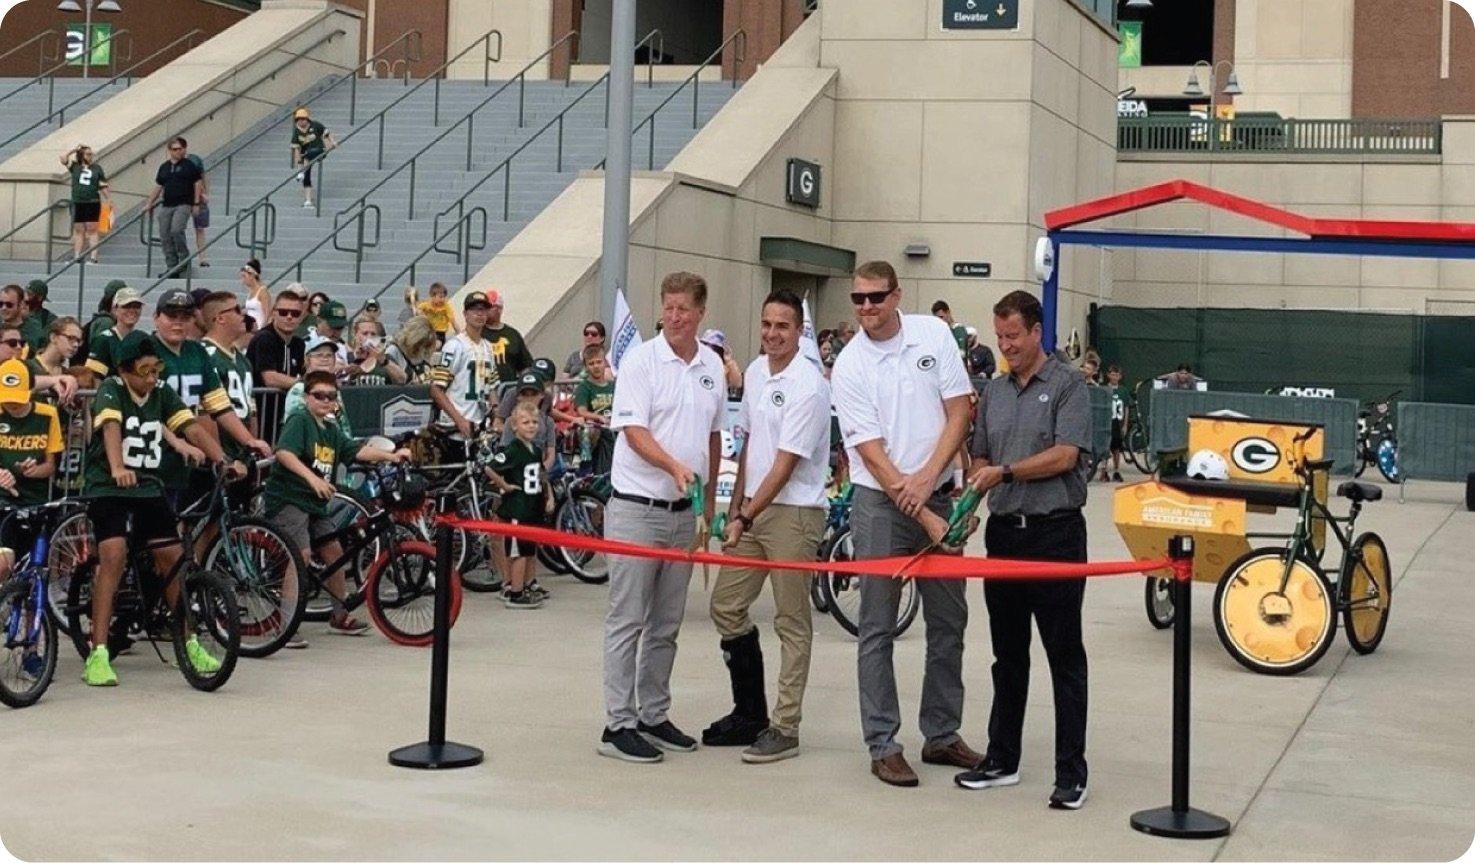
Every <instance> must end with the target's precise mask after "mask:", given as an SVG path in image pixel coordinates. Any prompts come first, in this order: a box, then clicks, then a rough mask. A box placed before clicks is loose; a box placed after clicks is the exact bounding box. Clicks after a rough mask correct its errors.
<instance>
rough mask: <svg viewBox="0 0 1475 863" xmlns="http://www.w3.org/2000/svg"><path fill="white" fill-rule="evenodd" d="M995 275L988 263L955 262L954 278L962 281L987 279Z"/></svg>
mask: <svg viewBox="0 0 1475 863" xmlns="http://www.w3.org/2000/svg"><path fill="white" fill-rule="evenodd" d="M993 274H994V265H993V264H990V263H988V262H987V261H953V276H954V277H955V278H960V279H986V278H988V277H989V276H991V275H993Z"/></svg>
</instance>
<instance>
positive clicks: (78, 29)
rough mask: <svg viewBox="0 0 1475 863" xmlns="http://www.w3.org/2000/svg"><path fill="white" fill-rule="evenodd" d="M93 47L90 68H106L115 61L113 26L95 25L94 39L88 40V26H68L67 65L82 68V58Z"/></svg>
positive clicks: (93, 27) (93, 26)
mask: <svg viewBox="0 0 1475 863" xmlns="http://www.w3.org/2000/svg"><path fill="white" fill-rule="evenodd" d="M89 45H90V46H91V48H92V50H91V56H90V57H88V63H87V64H88V65H89V66H106V65H108V64H109V63H110V62H112V59H113V25H111V24H93V25H92V38H91V39H88V38H87V25H86V24H68V25H67V65H69V66H81V65H82V57H83V56H84V55H85V54H87V53H88V51H87V46H89Z"/></svg>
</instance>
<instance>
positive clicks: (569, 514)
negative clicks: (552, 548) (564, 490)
mask: <svg viewBox="0 0 1475 863" xmlns="http://www.w3.org/2000/svg"><path fill="white" fill-rule="evenodd" d="M576 506H577V507H580V508H582V509H583V510H584V515H583V516H579V515H577V514H576V512H575V510H574V507H576ZM595 512H597V513H598V514H597V515H594V514H593V513H595ZM554 524H555V525H556V526H557V527H558V529H559V530H562V531H565V532H567V533H576V534H579V535H581V536H590V537H595V538H603V536H604V499H603V498H602V497H600V496H599V495H597V494H592V493H584V494H573V495H570V496H569V497H568V499H566V500H565V501H564V502H563V504H562V505H560V506H559V507H558V513H557V514H556V515H555V516H554ZM558 552H559V554H560V556H562V558H563V561H564V563H566V564H567V565H568V568H569V574H570V575H572V576H573V577H574V578H577V579H578V580H579V581H582V582H584V583H585V584H604V583H606V582H608V581H609V557H608V556H606V555H603V554H599V553H597V552H592V551H579V550H577V549H571V548H567V547H564V546H559V549H558Z"/></svg>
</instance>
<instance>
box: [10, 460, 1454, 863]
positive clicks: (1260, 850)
mask: <svg viewBox="0 0 1475 863" xmlns="http://www.w3.org/2000/svg"><path fill="white" fill-rule="evenodd" d="M1106 492H1107V488H1106V487H1102V486H1092V498H1091V501H1090V504H1089V506H1088V519H1089V522H1090V525H1091V554H1092V558H1093V559H1098V560H1105V559H1114V558H1118V557H1121V556H1122V555H1124V554H1125V551H1124V547H1123V545H1122V543H1121V542H1120V540H1119V539H1118V537H1117V535H1116V532H1115V530H1114V529H1113V528H1112V527H1111V525H1110V511H1111V510H1110V495H1109V494H1108V493H1106ZM1461 492H1462V490H1461V489H1459V488H1457V487H1455V486H1453V485H1441V484H1433V483H1419V484H1416V485H1415V486H1413V487H1412V489H1411V491H1410V494H1409V501H1408V502H1407V503H1405V504H1402V505H1400V504H1398V503H1397V502H1395V501H1392V500H1389V501H1385V502H1383V503H1378V504H1372V505H1369V507H1368V508H1367V509H1366V511H1365V514H1364V516H1363V520H1362V524H1361V525H1360V526H1361V527H1363V528H1365V529H1370V530H1377V531H1379V532H1380V533H1382V534H1383V536H1384V538H1385V540H1386V541H1387V544H1388V548H1389V551H1390V554H1391V556H1392V560H1393V563H1394V567H1395V570H1396V571H1397V572H1398V582H1397V586H1396V589H1395V592H1394V603H1393V612H1392V620H1391V624H1390V627H1389V631H1388V635H1387V638H1386V640H1385V641H1384V642H1383V645H1382V647H1381V648H1380V649H1379V651H1378V652H1377V653H1375V654H1373V655H1372V656H1367V657H1363V656H1357V655H1355V654H1352V653H1351V652H1350V650H1349V649H1348V648H1347V647H1346V641H1345V638H1343V636H1342V635H1341V634H1340V633H1339V634H1338V640H1337V643H1336V645H1335V646H1334V647H1333V648H1332V649H1331V651H1329V652H1328V653H1327V655H1326V656H1325V657H1324V658H1323V659H1322V660H1321V662H1320V663H1319V664H1318V665H1317V666H1316V667H1315V668H1313V669H1311V670H1310V671H1308V672H1306V673H1303V674H1302V675H1300V676H1298V677H1294V678H1272V677H1263V676H1259V675H1255V674H1252V673H1250V672H1248V671H1246V670H1245V669H1243V668H1241V667H1240V666H1239V665H1237V664H1236V663H1235V662H1234V661H1233V660H1231V659H1230V658H1229V656H1228V655H1227V654H1225V652H1224V650H1223V648H1222V647H1221V646H1220V645H1219V643H1218V640H1217V638H1216V637H1215V635H1214V632H1213V626H1212V623H1211V619H1210V614H1209V609H1208V605H1209V599H1210V597H1211V595H1212V593H1211V590H1210V588H1209V587H1208V586H1207V585H1200V586H1198V587H1197V588H1196V593H1195V614H1194V618H1195V627H1196V628H1195V635H1194V660H1193V669H1194V695H1195V702H1194V717H1195V721H1194V727H1193V734H1194V740H1193V742H1194V752H1193V755H1194V764H1193V772H1194V783H1193V795H1194V800H1193V802H1194V803H1195V804H1196V805H1198V806H1200V807H1202V808H1205V809H1208V810H1210V811H1213V812H1217V813H1219V814H1221V815H1224V816H1226V817H1228V818H1229V819H1230V820H1231V821H1232V822H1234V825H1235V828H1234V833H1233V834H1232V835H1231V836H1230V837H1228V838H1227V839H1223V840H1218V841H1212V842H1199V843H1189V842H1183V841H1173V840H1164V839H1157V838H1153V837H1149V836H1145V835H1142V834H1139V833H1136V832H1134V831H1133V830H1131V829H1130V828H1129V827H1128V825H1127V817H1128V815H1129V814H1130V813H1131V812H1133V811H1134V810H1137V809H1141V808H1146V807H1151V806H1158V805H1164V804H1166V803H1167V802H1168V797H1169V774H1168V757H1169V735H1170V723H1169V719H1170V710H1169V682H1170V678H1169V674H1170V664H1169V663H1170V657H1171V636H1170V634H1169V633H1167V632H1158V631H1156V630H1153V629H1152V628H1151V627H1150V626H1149V625H1148V623H1147V621H1146V620H1145V619H1144V613H1143V608H1142V587H1141V581H1140V579H1137V578H1112V579H1100V580H1097V581H1095V582H1093V583H1092V584H1091V585H1090V587H1089V588H1088V590H1087V600H1086V615H1085V620H1086V644H1087V647H1088V650H1089V651H1090V656H1091V726H1090V745H1089V748H1088V758H1089V760H1090V765H1091V787H1090V800H1089V802H1088V803H1087V804H1086V807H1085V809H1083V810H1081V811H1080V812H1074V813H1068V812H1056V811H1051V810H1048V809H1047V808H1046V807H1045V799H1046V797H1047V796H1048V794H1049V790H1050V784H1051V778H1052V777H1051V754H1052V742H1051V741H1052V739H1053V738H1052V734H1053V729H1052V722H1051V718H1050V717H1051V709H1050V687H1049V678H1048V673H1047V670H1046V665H1045V661H1044V656H1043V652H1042V651H1041V650H1040V649H1039V647H1038V645H1036V648H1035V657H1036V662H1035V665H1034V679H1033V688H1032V691H1031V695H1032V701H1031V704H1030V712H1029V716H1028V718H1027V720H1026V736H1025V762H1024V764H1023V765H1022V769H1023V773H1024V781H1023V782H1022V784H1021V785H1019V786H1017V787H1014V788H1008V789H1000V790H993V791H982V792H964V791H961V790H959V789H957V788H955V787H954V786H953V784H952V781H951V779H952V774H953V772H954V771H953V770H952V769H950V768H937V767H930V766H926V765H923V764H921V758H920V746H921V740H920V739H919V737H918V735H917V733H916V721H915V720H916V709H917V699H918V695H919V690H920V683H921V667H922V648H923V640H922V632H921V626H922V624H921V621H920V620H919V621H918V623H917V624H916V625H915V627H914V628H913V629H912V630H911V631H910V632H908V633H907V635H906V636H905V637H904V638H903V639H901V640H900V641H899V642H898V644H897V650H896V664H897V669H898V679H899V683H900V687H901V697H902V705H903V716H904V728H903V742H904V743H905V745H906V746H907V748H908V754H909V756H910V757H911V760H912V763H913V765H914V766H915V767H916V768H917V769H918V771H919V773H920V774H921V777H922V786H921V787H920V788H918V789H895V788H890V787H887V786H884V785H882V784H881V783H879V782H877V781H876V780H875V779H873V778H872V777H871V776H870V773H869V764H868V761H867V758H866V754H865V748H864V746H863V745H862V744H861V740H860V729H859V720H858V717H857V703H856V692H855V646H854V642H853V641H852V640H851V639H850V638H848V637H847V636H845V634H844V633H843V631H841V629H840V628H839V626H838V625H836V624H835V623H834V622H833V621H831V620H829V619H828V618H820V619H817V620H816V626H815V629H816V644H815V651H814V665H813V670H812V672H811V675H810V688H809V692H808V697H807V698H806V701H805V705H804V708H805V710H804V723H803V726H802V730H801V739H802V745H803V750H804V751H803V754H802V755H801V756H800V757H799V758H797V759H792V760H789V761H785V762H780V763H777V764H772V765H762V766H754V765H746V764H742V763H741V762H740V761H739V760H738V758H737V752H736V751H734V750H720V749H703V750H700V751H698V752H696V753H694V754H690V755H670V754H668V756H667V760H666V761H665V762H664V763H662V764H658V765H651V766H636V765H630V764H625V763H621V762H615V761H612V760H609V759H605V758H599V757H597V756H596V755H595V747H596V745H597V743H598V736H599V731H600V728H601V720H602V709H601V697H600V656H601V652H600V639H601V623H602V613H603V603H604V589H603V588H601V587H592V586H588V585H583V584H579V583H576V582H574V581H572V580H570V579H567V578H547V577H545V579H544V580H545V582H546V583H547V584H548V585H549V587H550V588H551V589H552V590H553V598H552V600H551V601H550V602H549V603H548V604H547V605H546V606H545V607H544V608H543V609H542V610H540V611H537V612H531V613H513V612H511V611H508V610H506V609H504V608H503V607H502V606H501V604H500V602H496V601H494V600H493V598H492V597H487V596H481V595H475V594H468V595H467V603H466V606H465V608H464V610H463V613H462V617H461V621H460V623H459V624H458V625H457V627H456V629H455V635H454V642H453V653H452V664H451V674H452V677H451V705H450V737H451V738H452V739H455V740H460V741H463V742H466V743H471V744H474V745H477V746H481V747H483V748H484V749H486V751H487V760H486V762H485V763H484V764H483V765H482V766H480V767H476V768H471V769H468V770H461V771H453V772H447V773H443V774H434V773H423V772H419V771H409V770H400V769H396V768H392V767H390V766H388V764H387V763H386V761H385V754H386V753H387V752H388V750H389V749H391V748H393V747H395V746H398V745H401V744H405V743H410V742H414V741H417V740H420V739H423V737H424V736H425V717H426V681H427V671H428V666H429V658H430V654H429V651H424V650H414V649H410V648H402V647H396V646H394V645H392V644H390V643H389V642H388V641H386V640H385V639H383V638H382V637H381V636H379V635H378V634H377V633H375V634H371V635H370V636H368V637H366V638H361V639H349V638H343V637H340V636H335V635H330V634H328V633H327V631H326V628H325V627H323V626H321V625H309V626H308V627H306V630H307V636H308V638H309V639H310V641H311V642H312V646H311V648H310V649H309V650H307V651H305V652H302V653H296V652H282V653H279V654H278V655H277V656H276V657H273V658H271V659H269V660H263V661H248V660H243V661H242V663H241V665H240V666H239V668H238V669H237V671H236V675H235V677H234V678H233V679H232V680H231V681H230V683H229V684H228V685H227V686H226V687H225V688H224V689H223V690H222V691H220V692H218V693H214V694H203V693H197V692H194V691H192V690H190V689H188V688H187V686H186V685H185V683H184V682H183V680H182V679H181V678H180V676H179V675H178V673H177V672H175V671H174V670H173V669H171V668H168V667H166V666H163V665H161V664H159V662H158V660H157V659H155V658H154V656H153V653H152V651H151V650H149V649H147V648H146V647H143V648H139V649H135V651H134V652H133V654H132V655H130V656H128V657H124V658H122V659H120V660H118V661H117V663H116V665H115V667H116V669H117V671H118V675H119V677H120V679H121V681H122V685H121V686H119V687H118V688H116V689H111V690H101V691H97V690H88V689H87V688H86V687H84V686H83V685H82V684H81V682H80V680H79V675H80V671H81V662H80V660H79V659H78V658H77V656H76V655H75V652H73V651H72V650H71V649H70V646H68V647H67V650H66V651H65V652H64V653H63V655H62V660H61V664H60V667H59V669H58V675H57V680H56V682H55V683H54V684H53V686H52V688H51V690H50V691H49V692H48V693H47V695H46V697H45V698H44V699H43V700H42V701H41V703H40V704H38V705H37V706H35V707H33V708H31V709H28V710H23V711H9V712H8V713H7V714H6V715H5V716H4V719H3V721H4V723H5V729H6V731H7V739H8V740H9V741H10V744H11V745H10V746H9V747H8V749H9V756H8V757H7V759H6V763H5V767H4V774H5V777H6V786H7V789H8V792H9V793H8V794H7V798H8V799H7V805H6V806H4V807H3V809H0V839H3V841H4V843H5V845H6V847H7V848H8V849H9V850H10V851H11V853H13V854H15V855H16V856H18V857H22V858H26V859H166V860H168V859H201V860H209V859H237V858H247V857H249V858H253V859H266V860H270V859H329V860H339V859H345V860H347V859H386V860H421V859H440V860H461V859H482V858H497V859H503V858H559V859H568V858H579V859H586V858H594V859H601V858H609V859H620V860H625V859H646V858H648V859H693V860H710V859H733V858H742V859H760V860H770V859H865V860H880V859H887V860H895V859H1090V860H1120V859H1138V860H1159V859H1189V860H1200V859H1203V860H1208V859H1224V860H1261V859H1277V860H1280V859H1314V860H1323V859H1324V860H1348V859H1399V860H1402V859H1451V858H1454V857H1457V856H1459V855H1460V854H1461V853H1463V852H1464V851H1465V850H1466V849H1467V848H1468V847H1470V844H1471V839H1472V836H1475V747H1471V745H1470V736H1471V735H1470V731H1471V728H1472V725H1471V723H1472V720H1471V717H1472V716H1475V663H1472V662H1471V659H1472V657H1475V651H1472V649H1471V636H1470V621H1471V620H1472V619H1475V591H1472V590H1471V588H1470V584H1469V576H1470V572H1471V556H1472V552H1475V542H1472V538H1471V537H1472V533H1475V514H1471V513H1466V512H1464V511H1463V505H1462V498H1461ZM1286 517H1287V516H1285V515H1282V516H1281V517H1280V518H1281V519H1285V518H1286ZM714 575H715V573H714ZM969 600H970V606H971V609H972V613H973V619H972V625H971V626H970V627H969V630H968V646H967V655H966V657H965V669H966V678H967V681H968V683H969V690H968V696H967V710H966V713H965V720H964V721H965V727H964V729H963V732H964V736H965V739H967V740H968V741H969V742H970V743H971V744H972V745H973V746H974V747H975V748H979V749H981V748H982V747H983V746H984V744H985V742H986V741H985V733H984V728H985V725H986V722H987V716H988V709H989V704H990V695H991V693H990V689H991V687H990V684H989V682H988V661H989V656H990V653H989V645H988V627H987V620H986V612H985V611H984V608H983V602H982V597H981V596H980V593H979V589H978V588H977V587H976V586H974V587H970V590H969ZM706 601H707V594H706V593H705V592H704V591H703V590H702V587H701V576H700V573H698V574H697V575H696V577H695V578H694V579H693V589H692V592H691V596H690V600H689V603H688V613H687V620H686V625H685V627H684V631H683V632H682V635H681V652H680V654H679V656H678V658H677V663H676V671H675V683H674V691H675V696H676V702H675V706H674V709H673V712H672V718H673V720H674V721H675V722H676V723H677V724H678V725H680V726H682V727H683V728H684V729H685V730H687V731H688V732H690V733H693V734H695V733H696V732H698V731H700V729H701V728H702V727H703V726H704V725H706V724H707V723H708V722H710V721H711V720H712V719H714V718H715V717H716V716H718V715H720V714H721V713H724V712H726V710H727V707H728V685H727V679H726V672H725V670H724V668H723V666H722V662H721V658H720V655H719V651H718V645H717V636H716V634H715V631H714V630H713V627H712V625H711V622H710V621H709V620H708V618H707V615H706ZM755 614H756V616H757V618H758V620H759V621H760V626H761V627H762V631H763V645H764V649H765V651H766V653H767V660H768V662H767V665H768V676H769V680H770V684H771V683H772V680H773V675H774V673H775V667H776V664H777V663H776V659H777V642H776V639H775V638H774V637H773V634H772V628H771V623H772V605H771V602H770V601H769V600H768V599H767V598H766V597H765V598H764V599H763V600H762V601H761V602H760V605H759V607H758V609H757V610H756V612H755ZM83 812H86V813H89V814H88V816H87V817H86V818H83V817H81V815H80V813H83Z"/></svg>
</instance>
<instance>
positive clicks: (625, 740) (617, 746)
mask: <svg viewBox="0 0 1475 863" xmlns="http://www.w3.org/2000/svg"><path fill="white" fill-rule="evenodd" d="M599 754H600V755H603V756H605V757H606V758H618V759H620V760H621V761H630V762H634V763H636V764H654V763H656V762H657V761H660V760H661V759H662V758H665V757H666V756H665V755H664V754H662V753H661V750H659V749H657V748H655V747H654V746H651V745H650V743H649V741H647V740H646V739H645V738H644V737H642V736H641V735H640V732H638V731H636V730H635V729H633V728H621V729H620V730H619V731H616V730H614V729H613V728H606V729H604V734H602V735H600V738H599Z"/></svg>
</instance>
